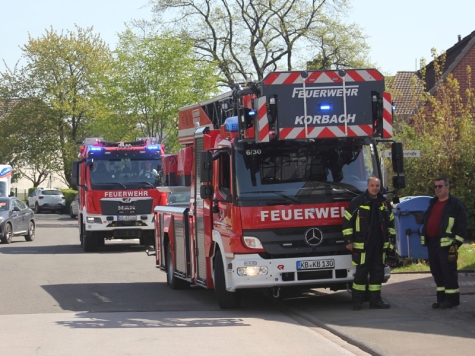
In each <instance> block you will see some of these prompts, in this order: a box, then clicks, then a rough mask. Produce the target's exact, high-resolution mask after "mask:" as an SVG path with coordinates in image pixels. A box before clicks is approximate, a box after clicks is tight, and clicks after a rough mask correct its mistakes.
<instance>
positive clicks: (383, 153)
mask: <svg viewBox="0 0 475 356" xmlns="http://www.w3.org/2000/svg"><path fill="white" fill-rule="evenodd" d="M403 152H404V157H412V158H414V157H420V156H421V151H420V150H404V151H403ZM381 156H382V157H389V158H391V151H390V150H384V151H381Z"/></svg>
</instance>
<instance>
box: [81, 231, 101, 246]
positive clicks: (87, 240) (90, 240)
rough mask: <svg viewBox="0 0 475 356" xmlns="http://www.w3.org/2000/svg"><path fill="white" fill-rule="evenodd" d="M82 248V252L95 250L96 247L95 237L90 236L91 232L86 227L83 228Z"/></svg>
mask: <svg viewBox="0 0 475 356" xmlns="http://www.w3.org/2000/svg"><path fill="white" fill-rule="evenodd" d="M82 248H83V250H84V252H95V251H97V248H98V244H97V239H96V238H94V237H92V234H91V232H90V231H86V229H84V230H83V235H82Z"/></svg>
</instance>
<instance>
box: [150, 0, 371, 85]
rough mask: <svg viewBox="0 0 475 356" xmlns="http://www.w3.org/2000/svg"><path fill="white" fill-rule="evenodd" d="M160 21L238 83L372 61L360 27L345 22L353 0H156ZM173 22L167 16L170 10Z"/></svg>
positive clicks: (228, 80) (224, 79)
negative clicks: (281, 73)
mask: <svg viewBox="0 0 475 356" xmlns="http://www.w3.org/2000/svg"><path fill="white" fill-rule="evenodd" d="M150 2H151V4H153V11H154V13H155V14H156V16H157V21H159V22H162V23H163V24H164V26H165V28H174V29H175V30H179V31H181V32H182V33H183V34H186V36H188V37H189V38H190V39H191V40H192V41H193V43H194V46H195V50H196V51H197V53H199V55H201V56H202V59H203V60H206V61H215V62H217V63H218V65H219V69H220V74H221V84H223V85H226V86H229V87H231V88H232V87H234V83H236V82H242V81H243V80H244V79H246V78H248V77H249V76H255V77H256V78H255V79H257V80H261V79H263V77H264V75H265V74H266V73H267V72H269V71H275V70H292V69H294V67H296V68H300V69H302V68H306V64H307V62H310V64H311V68H312V69H329V68H330V67H331V68H344V67H353V66H355V65H356V66H359V65H361V64H367V61H366V58H365V55H366V54H367V51H368V46H367V45H366V43H365V39H364V37H363V35H362V34H361V31H360V30H359V28H358V27H357V26H356V25H354V24H350V25H343V22H342V20H341V19H342V17H343V16H344V15H345V12H346V10H347V9H348V7H349V5H348V1H347V0H315V1H306V0H295V1H288V0H275V1H264V0H252V1H250V0H234V1H226V0H221V1H220V0H151V1H150ZM167 13H168V15H169V16H171V18H172V20H170V21H161V20H163V19H165V17H164V16H163V15H164V14H167Z"/></svg>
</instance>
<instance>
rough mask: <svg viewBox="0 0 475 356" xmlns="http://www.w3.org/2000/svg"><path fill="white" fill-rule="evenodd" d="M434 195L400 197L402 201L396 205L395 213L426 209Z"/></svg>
mask: <svg viewBox="0 0 475 356" xmlns="http://www.w3.org/2000/svg"><path fill="white" fill-rule="evenodd" d="M432 198H433V197H429V196H412V197H404V198H401V199H400V203H399V204H397V205H396V206H395V209H394V214H396V215H399V214H400V213H401V212H406V213H407V212H412V211H413V212H416V211H426V210H427V208H428V207H429V201H430V200H431V199H432Z"/></svg>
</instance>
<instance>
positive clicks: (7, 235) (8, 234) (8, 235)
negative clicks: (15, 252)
mask: <svg viewBox="0 0 475 356" xmlns="http://www.w3.org/2000/svg"><path fill="white" fill-rule="evenodd" d="M12 237H13V230H12V226H11V225H10V224H9V223H7V224H5V231H4V234H3V237H2V242H3V243H4V244H9V243H10V242H12Z"/></svg>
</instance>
